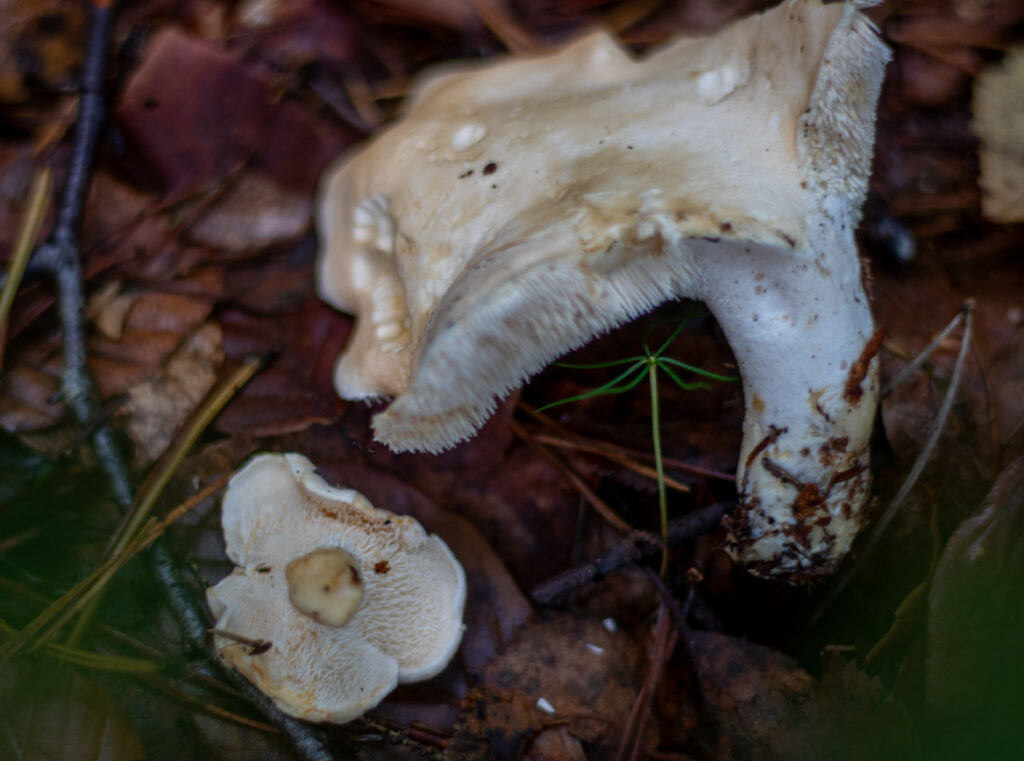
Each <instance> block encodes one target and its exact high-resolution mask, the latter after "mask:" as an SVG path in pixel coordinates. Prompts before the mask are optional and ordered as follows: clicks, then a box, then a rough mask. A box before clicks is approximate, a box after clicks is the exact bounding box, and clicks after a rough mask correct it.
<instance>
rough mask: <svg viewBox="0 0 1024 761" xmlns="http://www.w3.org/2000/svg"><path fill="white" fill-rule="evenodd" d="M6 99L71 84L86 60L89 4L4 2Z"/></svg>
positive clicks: (0, 12)
mask: <svg viewBox="0 0 1024 761" xmlns="http://www.w3.org/2000/svg"><path fill="white" fill-rule="evenodd" d="M0 18H2V19H3V23H2V24H0V103H12V102H13V103H16V102H19V101H23V100H25V99H26V98H27V97H28V96H29V94H30V92H31V91H32V90H34V89H46V90H53V89H57V88H61V89H63V88H70V87H72V85H73V82H74V78H75V73H76V71H77V69H78V67H79V65H80V63H81V60H82V41H83V40H84V39H85V10H84V8H83V7H82V6H81V5H80V4H78V3H66V2H63V1H62V0H2V2H0Z"/></svg>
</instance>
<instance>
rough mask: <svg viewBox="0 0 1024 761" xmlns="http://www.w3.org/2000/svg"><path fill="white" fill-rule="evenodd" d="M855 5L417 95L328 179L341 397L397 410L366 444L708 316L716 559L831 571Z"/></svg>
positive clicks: (851, 450)
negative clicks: (735, 392)
mask: <svg viewBox="0 0 1024 761" xmlns="http://www.w3.org/2000/svg"><path fill="white" fill-rule="evenodd" d="M864 4H865V3H859V2H846V3H828V4H825V3H823V2H821V0H788V1H787V2H784V3H782V4H780V5H779V6H778V7H776V8H774V9H772V10H770V11H767V12H765V13H763V14H759V15H755V16H751V17H749V18H747V19H744V20H742V21H740V22H738V23H736V24H734V25H732V26H729V27H727V28H725V29H723V30H721V31H720V32H718V33H717V34H715V35H714V36H711V37H707V38H703V39H693V38H689V39H682V40H679V41H677V42H674V43H672V44H670V45H668V46H667V47H664V48H662V49H660V50H656V51H654V52H652V53H650V54H649V55H646V56H645V57H643V58H641V59H636V58H633V57H632V56H630V55H629V54H628V53H627V52H625V51H623V50H622V49H621V48H620V47H618V46H617V45H616V44H615V42H614V41H613V40H612V39H611V38H610V37H609V36H608V35H606V34H601V33H598V34H592V35H590V36H588V37H585V38H583V39H581V40H578V41H577V42H574V43H572V44H570V45H567V46H565V47H563V48H561V49H558V50H555V51H554V52H552V53H549V54H547V55H543V56H538V57H531V58H520V59H511V60H505V61H501V62H498V63H494V64H490V65H483V66H472V67H467V68H465V69H463V70H460V71H453V70H451V69H449V70H447V71H446V73H442V74H440V75H435V76H434V77H432V78H429V79H427V80H426V81H425V82H423V83H421V84H420V86H419V87H418V88H417V90H416V94H415V96H414V97H413V99H412V101H411V103H410V105H409V106H408V110H407V113H406V114H405V116H404V118H403V119H401V120H400V121H398V122H397V123H396V124H394V125H393V126H392V127H391V128H390V129H388V130H386V131H385V132H383V133H382V134H381V135H379V136H378V137H377V138H376V139H375V140H374V141H373V142H371V143H370V144H369V145H367V146H365V147H364V148H362V149H361V150H359V151H357V152H354V153H351V154H349V155H346V156H345V157H343V158H342V159H341V160H340V163H339V164H338V165H337V166H335V167H333V168H332V169H330V170H329V171H328V173H327V175H326V181H325V185H324V188H323V192H322V196H321V198H320V208H319V217H318V218H319V226H320V232H321V236H322V240H323V243H324V245H323V250H322V252H321V256H320V259H319V265H318V266H319V272H318V275H319V280H318V282H319V290H320V293H321V295H322V296H323V298H325V299H326V300H327V301H329V302H330V303H332V304H334V305H335V306H337V307H338V308H340V309H344V310H348V311H352V312H355V313H357V314H358V315H359V320H358V322H357V325H356V330H355V333H354V335H353V338H352V341H351V343H350V345H349V347H348V349H347V350H346V352H345V354H344V355H343V356H342V357H341V359H340V361H339V362H338V365H337V368H336V372H335V385H336V388H337V390H338V393H339V394H341V395H342V396H344V397H346V398H350V399H373V398H378V397H381V396H393V397H395V399H394V401H393V402H392V404H391V405H390V407H388V408H387V410H385V411H384V412H383V413H381V414H380V415H378V416H377V417H376V418H375V419H374V423H373V425H374V431H375V435H376V437H377V438H378V439H379V440H380V441H382V442H384V443H385V444H387V445H388V446H390V447H391V448H392V449H395V450H398V451H402V450H427V451H439V450H442V449H445V448H447V447H449V446H451V445H453V444H454V443H456V442H458V441H459V440H461V439H464V438H466V437H468V436H470V435H472V434H473V433H474V432H475V431H476V430H477V428H479V426H480V425H481V424H482V423H483V421H484V420H485V419H486V418H487V417H488V416H489V415H490V414H491V413H492V412H493V410H494V408H495V404H496V400H497V399H498V398H500V397H501V396H503V395H504V394H507V393H508V392H509V391H510V390H512V389H513V388H515V387H516V386H518V385H519V384H521V383H522V382H523V381H524V380H525V379H526V378H528V377H529V376H530V375H532V374H533V373H535V372H537V371H538V370H540V369H542V368H543V367H544V366H545V365H546V364H547V363H549V362H550V361H551V360H553V359H555V358H556V357H558V356H560V355H561V354H563V353H565V352H566V351H568V350H570V349H573V348H575V347H578V346H580V345H582V344H583V343H585V342H586V341H588V340H589V339H590V338H592V337H593V336H594V335H596V334H598V333H601V332H603V331H606V330H609V329H610V328H612V327H614V326H616V325H619V324H621V323H622V322H624V321H626V320H628V319H630V318H632V317H635V316H636V315H638V314H640V313H643V312H646V311H648V310H650V309H651V308H653V307H654V306H656V305H657V304H659V303H661V302H663V301H666V300H668V299H676V298H695V299H700V300H702V301H704V302H705V303H706V304H707V305H708V307H709V308H710V309H711V311H712V312H713V313H714V315H715V317H716V318H717V319H718V321H719V324H720V325H721V326H722V328H723V330H724V331H725V334H726V336H727V338H728V340H729V342H730V344H731V346H732V348H733V351H734V353H735V355H736V358H737V360H738V362H739V366H740V370H741V374H742V376H743V386H744V395H745V399H746V418H745V422H744V438H743V445H742V450H741V452H740V460H739V465H738V467H737V485H738V488H739V491H740V498H741V509H740V511H739V512H738V515H737V516H736V517H734V519H733V520H732V523H731V532H730V538H729V549H730V551H731V553H732V554H733V555H734V557H736V558H737V559H739V560H740V561H741V562H743V563H746V564H748V565H750V566H752V567H753V568H754V569H755V570H756V571H758V572H761V573H766V574H776V573H777V574H784V575H788V576H791V577H800V576H809V575H815V574H819V573H827V572H828V571H830V570H831V569H832V568H834V566H835V565H836V563H837V562H838V561H839V560H840V559H841V558H842V556H843V555H844V554H845V553H846V552H847V550H848V549H849V547H850V544H851V542H852V540H853V538H854V536H855V534H856V533H857V530H858V529H859V528H860V524H861V521H862V518H861V516H862V509H861V508H862V505H863V503H864V500H865V498H866V495H867V492H868V489H869V485H870V484H869V480H870V479H869V474H868V468H867V466H868V442H869V437H870V432H871V427H872V423H873V420H874V413H875V408H876V402H877V381H876V372H877V360H876V359H875V358H874V354H875V352H876V351H877V349H878V340H877V337H876V335H875V330H874V327H873V325H872V320H871V312H870V309H869V306H868V300H867V297H866V295H865V293H864V289H863V286H862V283H861V272H860V264H859V260H858V257H857V250H856V245H855V243H854V237H853V232H854V228H855V227H856V225H857V222H858V220H859V216H860V207H861V204H862V202H863V199H864V195H865V192H866V188H867V178H868V173H869V170H870V163H871V150H872V142H873V137H874V112H875V103H876V100H877V97H878V92H879V89H880V86H881V81H882V76H883V73H884V69H885V64H886V61H887V60H888V52H887V50H886V48H885V46H884V45H883V44H882V43H881V42H880V41H879V40H878V38H877V35H876V34H875V31H874V29H873V27H872V25H871V23H870V21H868V19H867V18H866V17H864V16H863V15H862V14H861V13H860V12H859V11H858V8H859V7H860V6H861V5H864ZM468 125H471V126H468Z"/></svg>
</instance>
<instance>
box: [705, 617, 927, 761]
mask: <svg viewBox="0 0 1024 761" xmlns="http://www.w3.org/2000/svg"><path fill="white" fill-rule="evenodd" d="M689 644H690V650H691V653H692V654H693V659H694V665H695V667H696V670H697V674H698V677H699V679H700V684H701V693H702V695H703V697H704V701H705V706H706V708H707V711H708V714H709V715H710V717H711V719H712V721H713V722H714V724H715V725H716V727H717V729H718V731H719V740H720V743H721V752H722V754H723V757H724V758H728V759H736V760H737V761H738V760H739V759H752V760H754V761H820V759H829V761H882V760H883V759H892V760H893V761H896V760H897V759H900V760H901V761H907V760H909V759H914V758H917V750H916V738H915V737H914V734H913V730H912V726H911V723H910V720H909V715H908V714H907V712H906V711H905V710H904V709H903V707H902V706H901V705H900V704H899V703H897V702H896V701H895V700H893V699H892V698H891V697H890V696H889V694H888V692H887V691H886V690H885V688H884V687H883V686H882V685H881V684H880V683H879V682H877V681H876V680H872V679H870V678H869V677H868V676H867V675H865V674H864V673H863V672H861V671H859V670H858V669H857V668H855V667H854V666H852V665H850V664H847V663H844V662H843V661H841V660H839V659H838V658H836V657H834V656H833V657H830V658H828V659H827V660H826V668H825V672H824V674H823V675H822V677H821V679H818V680H816V679H815V678H814V677H813V676H811V675H810V674H808V673H807V672H806V671H804V670H803V669H802V668H800V667H799V666H798V665H797V664H796V662H795V661H794V660H793V659H792V658H790V657H788V656H786V655H783V654H782V653H779V652H776V651H774V650H771V649H769V648H767V647H763V646H761V645H756V644H753V643H751V642H747V641H746V640H743V639H740V638H738V637H732V636H729V635H726V634H713V633H710V632H692V633H691V635H690V639H689Z"/></svg>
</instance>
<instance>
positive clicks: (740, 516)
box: [698, 219, 878, 577]
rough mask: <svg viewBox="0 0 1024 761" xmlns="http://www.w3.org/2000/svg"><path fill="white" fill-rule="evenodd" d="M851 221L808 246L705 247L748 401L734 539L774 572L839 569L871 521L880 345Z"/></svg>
mask: <svg viewBox="0 0 1024 761" xmlns="http://www.w3.org/2000/svg"><path fill="white" fill-rule="evenodd" d="M849 222H850V220H848V219H847V220H837V224H836V227H835V229H834V230H829V231H827V232H821V233H818V234H814V233H812V234H811V235H810V240H811V243H810V250H807V251H787V250H783V249H780V248H776V247H768V246H756V245H749V246H745V247H744V249H745V253H744V256H742V257H740V256H723V255H722V254H723V253H727V252H726V251H724V250H723V249H724V248H730V247H732V246H733V245H735V244H728V245H726V246H718V245H715V244H712V243H707V244H705V245H703V246H701V247H700V249H699V253H698V268H699V269H700V271H701V275H702V280H703V284H702V292H701V293H700V294H698V296H699V298H702V299H703V300H704V301H705V302H706V303H707V304H708V306H709V307H710V309H711V310H712V312H713V313H714V314H715V316H716V318H717V319H718V321H719V324H720V325H721V326H722V329H723V330H724V331H725V334H726V337H727V338H728V340H729V344H730V346H731V347H732V349H733V352H734V353H735V355H736V359H737V361H738V363H739V366H740V372H741V374H742V376H743V393H744V398H745V401H746V416H745V419H744V426H743V446H742V449H741V452H740V458H739V463H738V466H737V473H736V482H737V488H738V490H739V493H740V499H741V507H740V510H739V511H738V512H737V513H736V515H735V516H734V517H733V518H732V519H731V532H730V536H729V539H728V548H729V550H730V553H731V554H732V555H733V556H734V557H735V558H736V559H737V560H739V561H740V562H742V563H743V564H745V565H749V566H751V567H752V569H753V570H754V571H755V572H760V573H762V574H766V575H767V574H771V575H777V574H785V575H789V576H795V577H800V576H805V575H818V574H823V573H828V572H830V571H831V570H833V569H834V567H835V565H836V563H837V562H838V561H839V560H840V559H841V558H842V557H843V555H845V553H846V552H847V550H849V547H850V544H851V542H852V541H853V538H854V537H855V536H856V534H857V531H858V529H859V528H860V525H861V522H862V508H863V504H864V500H865V496H866V494H867V490H868V488H869V486H870V474H869V471H868V460H869V451H868V449H869V440H870V437H871V429H872V424H873V422H874V415H875V407H876V402H877V397H878V381H877V371H876V365H877V362H876V361H873V357H874V354H875V353H877V350H878V346H877V340H873V339H874V329H873V326H872V321H871V312H870V309H869V307H868V301H867V297H866V295H865V293H864V289H863V287H862V285H861V280H860V272H859V268H857V267H850V263H849V258H850V257H851V254H852V252H853V251H854V250H855V249H854V247H853V240H852V231H851V230H850V229H849V228H850V226H851V225H850V224H849ZM746 249H749V253H748V252H746ZM843 260H845V261H843Z"/></svg>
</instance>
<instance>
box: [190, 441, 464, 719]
mask: <svg viewBox="0 0 1024 761" xmlns="http://www.w3.org/2000/svg"><path fill="white" fill-rule="evenodd" d="M222 520H223V526H224V536H225V540H226V542H227V553H228V556H229V557H230V558H231V560H232V561H234V562H235V564H236V565H237V566H238V568H237V569H236V570H235V571H234V573H233V574H231V575H230V576H228V577H227V578H225V579H224V580H223V581H221V582H220V583H219V584H217V585H216V586H214V587H212V588H211V589H209V590H208V592H207V599H208V602H209V604H210V607H211V609H212V610H213V613H214V615H215V616H216V617H217V619H218V620H217V629H218V630H219V631H224V632H228V633H230V634H234V635H239V636H241V637H244V638H246V639H247V640H262V641H265V642H269V643H271V647H270V648H269V649H267V650H266V651H265V652H262V653H258V654H255V655H254V654H252V652H251V651H252V648H251V647H249V646H247V645H244V644H241V643H239V642H236V641H233V640H231V639H229V638H227V637H220V636H216V637H215V640H216V647H217V651H218V653H219V654H220V656H221V658H222V659H223V660H224V661H225V662H226V663H227V664H228V665H230V666H233V667H234V668H236V669H238V670H239V671H240V672H241V673H242V674H244V675H245V676H246V677H247V678H248V679H250V680H251V681H252V682H253V683H254V684H256V686H257V687H259V688H260V690H262V691H263V692H264V693H266V694H267V695H269V696H270V697H272V698H273V699H274V701H275V702H276V703H277V705H278V706H279V707H280V708H281V709H282V710H283V711H284V712H285V713H288V714H289V715H292V716H295V717H297V718H300V719H306V720H309V721H332V722H345V721H349V720H351V719H354V718H356V717H357V716H359V715H361V714H362V713H364V712H365V711H366V710H368V709H369V708H371V707H373V706H374V705H376V704H377V703H379V702H380V701H381V700H382V699H383V698H384V696H385V695H387V694H388V693H389V692H390V691H391V690H393V689H394V688H395V686H396V685H397V684H398V683H399V682H413V681H419V680H423V679H429V678H431V677H433V676H435V675H437V674H438V673H440V672H441V671H442V670H443V669H444V667H445V666H446V665H447V663H448V661H449V660H450V659H451V657H452V656H453V655H454V653H455V651H456V649H457V648H458V645H459V642H460V640H461V636H462V630H463V625H462V612H463V607H464V605H465V596H466V580H465V575H464V573H463V570H462V566H461V565H459V562H458V561H457V560H456V559H455V557H454V555H452V553H451V551H450V550H449V549H448V547H447V545H445V543H444V542H443V541H441V539H439V538H438V537H437V536H434V535H428V534H427V533H426V532H425V531H424V530H423V527H422V526H420V524H419V523H417V522H416V521H415V520H414V519H412V518H410V517H407V516H398V515H394V514H393V513H390V512H388V511H386V510H379V509H377V508H375V507H373V506H372V505H371V504H370V503H369V502H368V501H367V500H366V498H365V497H363V496H362V495H361V494H359V493H358V492H355V491H352V490H349V489H337V488H334V487H331V486H329V485H328V484H327V483H326V482H325V481H324V480H323V479H322V478H321V477H320V476H319V475H317V473H316V471H315V468H314V466H313V465H312V463H311V462H310V461H309V460H307V459H306V458H305V457H303V456H302V455H298V454H286V455H278V454H264V455H259V456H257V457H255V458H253V459H252V460H251V461H250V462H249V463H248V464H247V465H246V466H245V467H244V468H242V469H241V470H240V471H239V472H238V473H237V474H236V475H235V476H234V477H233V478H232V479H231V483H230V485H229V487H228V492H227V494H226V495H225V497H224V502H223V518H222ZM331 547H337V548H341V549H343V550H345V551H346V552H347V553H350V554H351V556H353V557H354V558H356V559H358V566H359V569H360V574H361V578H360V583H361V584H362V587H363V593H362V599H361V602H360V603H359V605H358V607H357V609H356V610H355V612H354V614H352V615H351V617H350V618H348V619H347V622H346V623H344V624H343V625H341V626H331V625H328V624H325V623H321V622H319V621H317V620H315V619H314V618H311V617H310V616H309V615H307V614H305V613H303V612H300V611H299V610H297V609H296V608H295V607H294V606H293V605H292V604H291V602H290V601H289V589H288V580H287V578H286V576H285V569H286V567H287V566H288V564H289V563H290V562H292V561H294V560H296V559H298V558H301V557H303V556H306V555H308V554H310V553H312V552H314V551H315V550H319V549H321V548H331Z"/></svg>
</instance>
